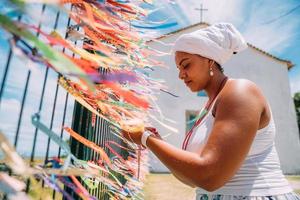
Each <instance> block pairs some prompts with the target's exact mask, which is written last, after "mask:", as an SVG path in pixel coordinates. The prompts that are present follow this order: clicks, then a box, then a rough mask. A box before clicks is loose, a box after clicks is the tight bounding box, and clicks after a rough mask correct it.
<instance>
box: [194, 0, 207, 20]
mask: <svg viewBox="0 0 300 200" xmlns="http://www.w3.org/2000/svg"><path fill="white" fill-rule="evenodd" d="M195 10H199V11H200V22H203V11H208V9H206V8H203V4H202V3H201V4H200V8H195Z"/></svg>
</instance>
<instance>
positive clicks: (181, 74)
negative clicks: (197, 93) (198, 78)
mask: <svg viewBox="0 0 300 200" xmlns="http://www.w3.org/2000/svg"><path fill="white" fill-rule="evenodd" d="M178 77H179V78H180V79H184V78H185V77H186V73H185V72H184V71H183V70H180V71H179V74H178Z"/></svg>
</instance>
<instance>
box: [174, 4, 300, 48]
mask: <svg viewBox="0 0 300 200" xmlns="http://www.w3.org/2000/svg"><path fill="white" fill-rule="evenodd" d="M177 3H178V5H179V6H180V7H181V8H182V10H183V12H184V13H186V17H187V18H188V19H189V21H190V23H191V24H194V23H197V22H199V21H200V14H199V11H196V10H195V8H199V7H200V4H201V3H202V4H203V7H204V8H207V9H208V11H204V13H203V19H204V21H205V22H208V23H210V24H212V23H215V22H221V21H225V22H230V23H233V24H234V25H236V26H237V27H238V28H239V29H240V30H241V32H242V33H243V35H244V36H245V38H246V40H247V41H248V42H250V43H251V44H253V45H255V46H257V47H259V48H262V49H263V50H266V51H270V52H275V53H280V52H281V51H282V50H284V49H286V48H287V47H288V46H289V45H290V43H291V42H292V41H293V40H294V39H295V37H296V34H295V33H296V30H297V28H298V27H299V25H300V24H299V20H297V18H296V17H289V18H288V17H285V18H283V19H282V20H278V21H276V22H274V23H269V24H263V23H264V22H267V21H270V20H272V19H275V18H277V17H278V16H280V15H282V14H283V13H286V12H287V11H289V10H290V9H292V8H293V7H295V5H294V4H292V3H288V2H286V1H283V0H265V1H241V0H226V1H220V0H202V1H199V0H178V1H177ZM287 19H288V23H287Z"/></svg>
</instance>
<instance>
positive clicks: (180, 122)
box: [148, 24, 300, 174]
mask: <svg viewBox="0 0 300 200" xmlns="http://www.w3.org/2000/svg"><path fill="white" fill-rule="evenodd" d="M204 26H207V24H196V25H193V26H190V27H187V28H184V29H181V30H179V31H176V32H173V33H170V34H168V35H165V36H163V37H160V38H158V40H159V41H161V42H164V43H174V41H175V40H176V38H177V37H178V36H179V35H181V34H183V33H188V32H192V31H195V30H198V29H199V28H201V27H204ZM148 45H149V46H150V47H152V48H154V49H157V50H160V51H164V52H169V50H170V46H165V45H162V44H161V43H159V42H155V41H150V42H149V43H148ZM155 59H158V60H161V61H163V62H164V63H165V64H166V65H168V67H169V68H168V69H162V68H159V69H155V71H154V72H153V73H152V74H151V75H152V76H153V77H155V78H161V79H164V80H165V81H166V85H167V87H168V91H170V92H172V93H174V94H176V95H178V96H179V97H177V98H176V97H173V96H171V95H169V94H166V93H163V92H162V93H161V94H159V95H158V101H157V103H158V105H159V107H160V108H161V110H162V113H163V114H164V115H165V117H168V118H170V119H172V120H174V121H176V124H171V125H172V126H173V127H175V128H177V129H178V131H179V133H178V134H176V133H171V132H170V131H168V130H167V129H166V128H164V127H162V126H160V125H159V124H157V123H156V122H153V123H154V125H155V126H156V127H158V131H159V132H160V133H161V134H162V135H167V134H169V133H171V135H169V136H168V137H167V138H165V140H166V141H168V142H169V143H171V144H173V145H175V146H177V147H181V144H182V141H183V138H184V134H185V132H186V131H187V126H186V121H187V118H188V115H189V111H191V112H193V111H197V110H199V109H200V108H202V106H203V105H204V103H205V102H206V101H207V97H200V96H197V94H196V93H192V92H191V91H190V90H189V89H188V88H187V87H186V86H185V84H184V83H183V81H182V80H180V79H179V78H178V70H177V68H176V65H175V61H174V58H173V57H171V56H164V57H158V58H157V57H156V58H155ZM290 67H292V63H291V62H289V61H285V60H282V59H279V58H276V57H274V56H272V55H270V54H268V53H266V52H264V51H262V50H260V49H258V48H256V47H254V46H252V45H250V46H249V48H248V49H247V50H245V51H243V52H240V53H238V54H236V55H233V57H232V59H231V60H230V61H229V62H227V63H226V64H225V65H224V66H223V68H224V70H225V72H224V73H225V74H226V75H227V76H229V77H230V78H245V79H248V80H251V81H253V82H255V83H256V84H257V85H258V86H259V87H260V88H261V89H262V91H263V93H264V94H265V96H266V98H267V99H268V101H269V103H270V106H271V108H272V112H273V117H274V120H275V124H276V129H277V133H276V134H277V135H276V141H275V142H276V147H277V151H278V154H279V158H280V162H281V167H282V170H283V172H284V173H286V174H295V173H298V174H300V139H299V132H298V127H297V122H296V114H295V108H294V103H293V100H292V97H291V92H290V86H289V80H288V69H289V68H290ZM166 123H168V122H166ZM168 124H169V125H170V123H168ZM150 168H151V171H153V172H168V171H169V170H168V169H167V168H166V167H165V166H164V165H163V164H162V163H161V162H160V161H159V160H158V159H157V158H156V157H155V156H154V155H153V154H151V159H150Z"/></svg>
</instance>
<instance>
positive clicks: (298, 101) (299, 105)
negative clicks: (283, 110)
mask: <svg viewBox="0 0 300 200" xmlns="http://www.w3.org/2000/svg"><path fill="white" fill-rule="evenodd" d="M294 103H295V108H296V114H297V122H298V128H299V131H300V92H297V93H295V95H294Z"/></svg>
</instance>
